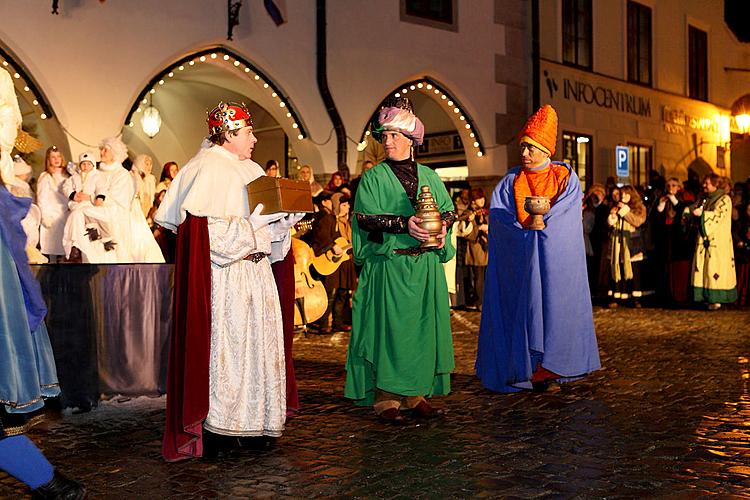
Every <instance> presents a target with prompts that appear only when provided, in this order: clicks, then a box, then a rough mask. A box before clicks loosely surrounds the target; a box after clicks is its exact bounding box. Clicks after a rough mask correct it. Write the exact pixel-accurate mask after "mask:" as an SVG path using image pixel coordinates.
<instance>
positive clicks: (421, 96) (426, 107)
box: [358, 76, 485, 179]
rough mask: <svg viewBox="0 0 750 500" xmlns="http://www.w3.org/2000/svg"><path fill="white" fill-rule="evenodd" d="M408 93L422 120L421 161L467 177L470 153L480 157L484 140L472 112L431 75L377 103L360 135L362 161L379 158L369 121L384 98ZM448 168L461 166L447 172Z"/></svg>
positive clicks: (379, 150)
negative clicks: (423, 135) (470, 113)
mask: <svg viewBox="0 0 750 500" xmlns="http://www.w3.org/2000/svg"><path fill="white" fill-rule="evenodd" d="M390 97H408V98H410V100H411V101H412V105H413V106H414V111H415V114H416V115H417V116H419V117H420V119H421V120H422V121H423V122H424V124H425V144H424V145H423V146H421V147H420V148H419V149H418V151H417V153H416V157H417V159H418V160H419V161H420V163H424V164H426V165H430V166H432V167H433V168H436V170H438V171H439V172H440V171H441V170H443V169H445V170H444V172H445V176H446V178H448V179H452V178H455V179H458V178H466V177H467V176H468V162H469V157H470V156H476V157H482V156H483V155H484V151H485V150H484V144H483V142H482V140H481V138H480V136H479V131H478V130H477V127H476V126H475V124H474V121H473V120H472V118H471V116H470V115H469V113H468V112H467V110H466V109H465V107H464V106H462V105H461V104H460V103H459V101H458V99H457V98H456V97H455V95H454V94H453V93H452V92H450V91H449V90H447V88H446V87H445V86H444V85H442V84H440V83H438V82H437V81H435V80H434V79H432V78H430V77H427V76H425V77H422V78H419V79H417V80H412V81H409V82H406V83H404V84H402V85H399V86H398V87H396V88H395V89H393V90H392V91H391V92H389V93H388V95H386V96H385V97H384V98H383V99H382V100H381V101H380V103H378V105H377V106H376V107H375V110H374V112H373V114H372V116H371V118H370V120H369V122H368V123H367V124H366V125H365V127H364V130H363V131H362V135H361V137H360V140H361V141H362V142H360V146H359V147H358V150H360V152H361V154H360V158H359V162H358V163H359V165H358V170H359V167H360V166H361V163H362V162H363V161H366V160H371V161H375V162H377V161H378V160H380V159H382V149H381V148H380V145H379V144H378V143H377V142H375V141H374V140H373V139H372V138H371V137H370V123H372V121H373V120H374V119H375V118H376V117H377V114H378V112H379V110H380V108H381V106H382V104H383V102H384V101H385V100H386V99H389V98H390ZM447 169H463V173H461V171H459V170H453V171H451V172H448V170H447Z"/></svg>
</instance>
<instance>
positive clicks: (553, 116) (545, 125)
mask: <svg viewBox="0 0 750 500" xmlns="http://www.w3.org/2000/svg"><path fill="white" fill-rule="evenodd" d="M518 137H519V139H518V140H519V142H528V143H530V144H532V145H534V146H536V147H538V148H539V149H541V150H542V151H544V152H546V153H549V154H550V156H551V155H553V154H555V146H556V145H557V112H556V111H555V108H553V107H552V106H550V105H549V104H545V105H544V106H542V107H541V108H539V109H538V110H537V112H536V113H534V114H533V115H531V117H530V118H529V119H528V121H526V125H524V126H523V129H521V132H520V133H519V134H518Z"/></svg>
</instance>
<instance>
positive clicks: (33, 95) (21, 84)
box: [0, 47, 53, 120]
mask: <svg viewBox="0 0 750 500" xmlns="http://www.w3.org/2000/svg"><path fill="white" fill-rule="evenodd" d="M16 60H17V59H16V58H15V57H14V56H13V55H12V54H10V53H8V52H6V51H5V50H3V48H2V47H0V67H1V68H3V69H4V70H6V71H7V72H8V73H10V76H11V77H13V84H14V86H15V88H16V89H18V93H19V94H21V95H24V96H28V97H29V98H28V99H27V100H28V101H30V102H31V105H32V108H33V110H34V114H36V115H37V116H39V118H41V119H42V120H46V119H48V118H52V116H53V114H52V108H51V107H50V105H49V103H48V101H47V98H46V97H45V96H44V94H43V93H42V92H41V91H40V90H39V88H38V87H37V86H36V84H35V83H34V81H33V80H32V79H31V77H29V74H28V72H27V71H26V70H25V69H24V68H23V67H22V66H21V65H20V64H19V63H17V62H16Z"/></svg>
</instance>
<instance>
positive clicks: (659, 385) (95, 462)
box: [0, 308, 750, 499]
mask: <svg viewBox="0 0 750 500" xmlns="http://www.w3.org/2000/svg"><path fill="white" fill-rule="evenodd" d="M595 321H596V327H597V335H598V339H599V348H600V352H601V357H602V366H603V369H602V370H601V371H599V372H597V373H595V374H594V375H593V376H591V377H589V378H587V379H584V380H582V381H579V382H576V383H573V384H569V385H567V386H562V387H559V386H555V387H553V388H552V389H551V390H550V391H548V392H546V393H541V394H540V393H520V394H515V395H500V394H493V393H491V392H489V391H487V390H484V389H483V388H482V387H481V385H480V384H479V382H478V381H477V379H476V378H475V377H474V376H473V362H474V356H475V352H476V336H477V331H478V323H479V314H478V313H472V312H456V313H454V315H453V331H454V339H455V347H456V365H457V368H456V372H455V375H454V377H453V392H452V393H451V395H450V396H448V397H446V398H442V399H437V400H436V405H437V406H441V407H445V408H446V409H447V410H448V414H447V417H446V418H445V419H444V420H440V421H436V422H430V423H429V424H419V423H417V422H414V423H413V424H411V425H408V426H404V427H390V426H386V425H385V424H381V423H379V422H378V421H377V420H376V419H375V418H374V417H373V415H372V414H371V412H370V410H368V409H363V408H358V407H355V406H353V405H351V404H350V403H349V402H348V401H346V400H345V399H344V398H343V396H342V390H343V383H344V369H343V366H344V359H345V356H346V343H347V340H348V336H345V335H342V334H337V335H335V336H333V337H318V336H309V337H304V338H302V337H300V338H298V339H297V340H296V342H295V346H294V350H295V359H296V366H297V378H298V381H299V385H300V396H301V402H302V411H301V412H300V413H299V415H298V416H297V417H295V418H293V419H291V420H289V421H288V422H287V430H286V432H285V434H284V436H283V437H282V438H281V439H279V441H278V442H277V444H276V446H275V447H274V448H272V449H270V450H265V451H259V450H249V449H237V450H234V451H232V452H231V453H230V454H229V456H227V457H224V458H221V459H216V460H193V461H188V462H183V463H177V464H167V463H165V462H164V461H162V459H161V456H160V445H161V443H160V440H161V433H162V426H163V424H164V405H165V399H164V398H155V399H149V398H137V399H132V400H128V399H126V398H119V399H118V398H115V399H113V400H110V401H108V402H103V403H102V404H100V405H99V407H98V408H96V409H94V410H93V411H91V412H90V413H83V414H73V413H72V412H70V411H69V410H67V411H65V412H64V413H63V416H62V417H61V418H59V419H56V420H52V421H50V422H48V423H47V424H44V425H42V426H39V427H37V428H35V430H34V431H33V432H32V434H31V437H32V438H33V439H34V440H35V441H36V442H37V443H38V444H39V445H40V447H41V448H43V450H44V451H45V453H46V454H47V455H48V457H49V458H50V460H51V461H52V462H53V463H54V464H56V465H57V466H58V467H59V469H60V470H62V471H63V472H64V473H66V474H67V475H69V476H71V477H73V478H76V479H78V480H81V481H82V482H83V483H85V484H86V486H87V488H88V491H89V497H90V498H113V499H115V498H117V499H121V498H158V499H166V498H201V497H205V498H214V497H222V498H224V497H230V498H249V497H252V498H258V497H289V498H304V497H308V498H310V497H360V498H364V497H378V498H381V497H382V498H412V497H425V498H469V497H480V498H481V497H514V498H536V497H556V498H572V497H580V498H591V497H606V498H637V497H659V498H663V497H668V498H698V497H703V496H706V495H709V494H721V495H724V496H725V497H726V496H731V497H735V498H737V497H739V498H743V497H744V498H750V493H749V492H750V392H749V387H750V363H749V362H748V360H749V358H750V312H749V311H746V310H745V311H737V310H721V311H718V312H704V311H697V310H689V311H668V310H661V309H638V310H634V309H618V310H607V309H600V308H597V309H596V311H595ZM23 495H27V490H26V489H24V488H23V487H22V486H21V485H19V483H17V482H15V480H13V479H11V478H9V477H7V476H2V479H1V480H0V497H3V498H18V497H23Z"/></svg>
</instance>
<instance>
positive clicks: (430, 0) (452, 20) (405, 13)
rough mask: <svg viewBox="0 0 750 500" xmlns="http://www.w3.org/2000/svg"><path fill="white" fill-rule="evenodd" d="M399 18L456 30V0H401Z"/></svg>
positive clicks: (409, 21)
mask: <svg viewBox="0 0 750 500" xmlns="http://www.w3.org/2000/svg"><path fill="white" fill-rule="evenodd" d="M401 20H402V21H405V22H408V23H416V24H423V25H426V26H432V27H433V28H442V29H447V30H451V31H458V2H457V0H401Z"/></svg>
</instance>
